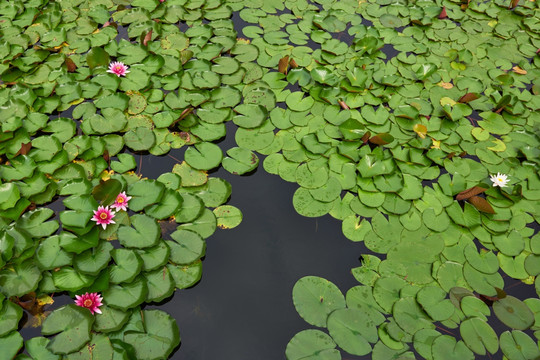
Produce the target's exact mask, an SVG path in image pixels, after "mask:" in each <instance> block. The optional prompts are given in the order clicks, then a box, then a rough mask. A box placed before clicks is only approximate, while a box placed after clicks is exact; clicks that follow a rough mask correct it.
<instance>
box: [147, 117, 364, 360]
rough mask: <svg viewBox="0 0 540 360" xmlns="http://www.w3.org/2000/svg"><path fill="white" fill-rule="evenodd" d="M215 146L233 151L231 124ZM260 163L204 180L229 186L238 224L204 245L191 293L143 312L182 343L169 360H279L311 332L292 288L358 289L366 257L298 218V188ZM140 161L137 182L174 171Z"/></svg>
mask: <svg viewBox="0 0 540 360" xmlns="http://www.w3.org/2000/svg"><path fill="white" fill-rule="evenodd" d="M220 145H221V146H222V148H223V149H224V151H225V149H228V148H230V147H233V146H235V144H234V126H233V124H231V123H229V124H228V126H227V138H226V140H225V141H223V142H222V143H221V144H220ZM182 153H183V151H179V150H177V151H173V152H171V156H173V157H175V158H177V159H182ZM260 159H261V163H260V164H259V168H258V169H257V171H255V172H254V173H253V174H251V175H249V176H236V175H232V174H230V173H228V172H227V171H225V170H224V169H223V168H220V169H219V170H218V171H217V172H215V173H212V174H210V176H215V177H220V178H224V179H226V180H227V181H229V182H230V183H231V185H232V196H231V198H230V201H229V202H228V204H230V205H234V206H236V207H238V208H239V209H240V210H241V211H242V213H243V215H244V218H243V221H242V223H241V224H240V225H239V226H238V227H236V228H234V229H229V230H221V229H218V230H217V231H216V232H215V233H214V235H212V236H211V237H210V238H208V239H207V249H206V257H205V258H204V260H203V275H202V279H201V281H200V282H199V283H198V284H197V285H195V286H194V287H193V288H190V289H185V290H177V291H176V293H175V294H174V297H173V298H172V299H170V300H169V301H166V302H164V303H160V304H159V305H158V306H153V305H149V306H147V307H146V308H154V307H155V308H159V309H161V310H164V311H167V312H168V313H169V314H171V315H172V316H173V317H174V318H175V319H176V321H177V323H178V326H179V328H180V335H181V338H182V343H181V345H180V348H179V349H178V350H177V351H176V352H175V354H174V355H173V356H172V357H171V359H181V360H207V359H208V360H210V359H212V360H217V359H225V360H229V359H231V360H233V359H235V360H236V359H242V360H243V359H260V360H275V359H284V358H285V347H286V345H287V343H288V342H289V340H290V339H291V338H292V337H293V336H294V335H295V334H296V333H297V332H299V331H301V330H304V329H307V328H310V327H311V326H310V325H309V324H307V323H306V322H305V321H304V320H303V319H302V318H301V317H300V316H299V315H298V313H297V312H296V310H295V308H294V305H293V302H292V288H293V286H294V284H295V283H296V281H298V280H299V279H300V278H301V277H303V276H308V275H315V276H321V277H324V278H326V279H328V280H330V281H332V282H333V283H334V284H336V285H337V286H338V287H339V288H340V289H341V291H342V292H343V293H344V294H345V293H346V291H347V290H348V289H350V288H351V287H353V286H355V285H359V284H358V282H357V281H356V280H355V279H354V277H353V276H352V275H351V273H350V269H351V268H353V267H357V266H360V260H359V257H360V255H361V254H362V253H366V252H369V251H368V250H367V249H365V247H364V246H363V244H358V243H353V242H352V241H350V240H348V239H346V238H345V236H344V235H343V234H342V232H341V221H338V220H336V219H333V218H332V217H330V216H329V215H327V216H324V217H321V218H306V217H303V216H301V215H299V214H298V213H297V212H296V210H295V209H294V207H293V205H292V197H293V194H294V191H295V190H296V189H297V188H298V185H297V184H293V183H288V182H285V181H284V180H282V179H281V178H280V177H278V176H276V175H271V174H268V173H266V172H265V171H264V169H263V168H262V160H263V158H262V156H260ZM142 161H143V162H142V173H143V175H144V176H148V177H152V178H156V177H157V176H159V174H161V173H163V172H167V171H170V170H171V168H172V166H173V165H174V164H175V163H176V161H175V160H174V159H173V158H172V157H169V156H165V157H152V156H145V157H143V159H142ZM362 249H364V251H363V250H362ZM346 358H347V359H360V358H359V357H351V356H349V357H346Z"/></svg>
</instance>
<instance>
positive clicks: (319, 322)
mask: <svg viewBox="0 0 540 360" xmlns="http://www.w3.org/2000/svg"><path fill="white" fill-rule="evenodd" d="M293 302H294V306H295V308H296V311H298V314H300V316H301V317H302V318H303V319H304V320H305V321H307V322H308V323H309V324H311V325H314V326H319V327H325V326H326V318H327V317H328V315H329V314H330V313H331V312H332V311H334V310H337V309H343V308H345V297H344V296H343V294H342V293H341V291H340V290H339V289H338V288H337V286H335V285H334V284H333V283H331V282H330V281H328V280H325V279H323V278H320V277H316V276H305V277H303V278H301V279H300V280H298V281H297V282H296V284H295V285H294V287H293Z"/></svg>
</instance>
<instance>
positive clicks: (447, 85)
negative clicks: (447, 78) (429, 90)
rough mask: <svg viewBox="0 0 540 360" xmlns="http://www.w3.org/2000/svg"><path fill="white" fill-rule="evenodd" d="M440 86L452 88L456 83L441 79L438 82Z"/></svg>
mask: <svg viewBox="0 0 540 360" xmlns="http://www.w3.org/2000/svg"><path fill="white" fill-rule="evenodd" d="M437 85H438V86H440V87H442V88H445V89H447V90H448V89H451V88H453V87H454V84H452V83H447V82H443V81H441V82H440V83H438V84H437Z"/></svg>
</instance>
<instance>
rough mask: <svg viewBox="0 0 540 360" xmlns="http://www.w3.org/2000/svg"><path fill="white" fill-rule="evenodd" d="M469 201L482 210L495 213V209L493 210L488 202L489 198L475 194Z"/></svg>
mask: <svg viewBox="0 0 540 360" xmlns="http://www.w3.org/2000/svg"><path fill="white" fill-rule="evenodd" d="M467 201H468V202H469V203H471V204H472V205H473V206H474V207H475V208H477V209H478V210H480V211H482V212H485V213H488V214H495V210H493V208H492V207H491V205H490V204H489V203H488V202H487V200H486V199H484V198H482V197H480V196H473V197H471V198H469V199H468V200H467Z"/></svg>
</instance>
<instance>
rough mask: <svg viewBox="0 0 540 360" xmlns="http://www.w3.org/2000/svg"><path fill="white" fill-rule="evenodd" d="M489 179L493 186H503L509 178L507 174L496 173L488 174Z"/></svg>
mask: <svg viewBox="0 0 540 360" xmlns="http://www.w3.org/2000/svg"><path fill="white" fill-rule="evenodd" d="M489 179H490V180H491V181H492V182H493V186H500V187H505V186H506V184H508V182H509V181H510V180H508V175H506V174H501V173H497V175H490V177H489Z"/></svg>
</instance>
